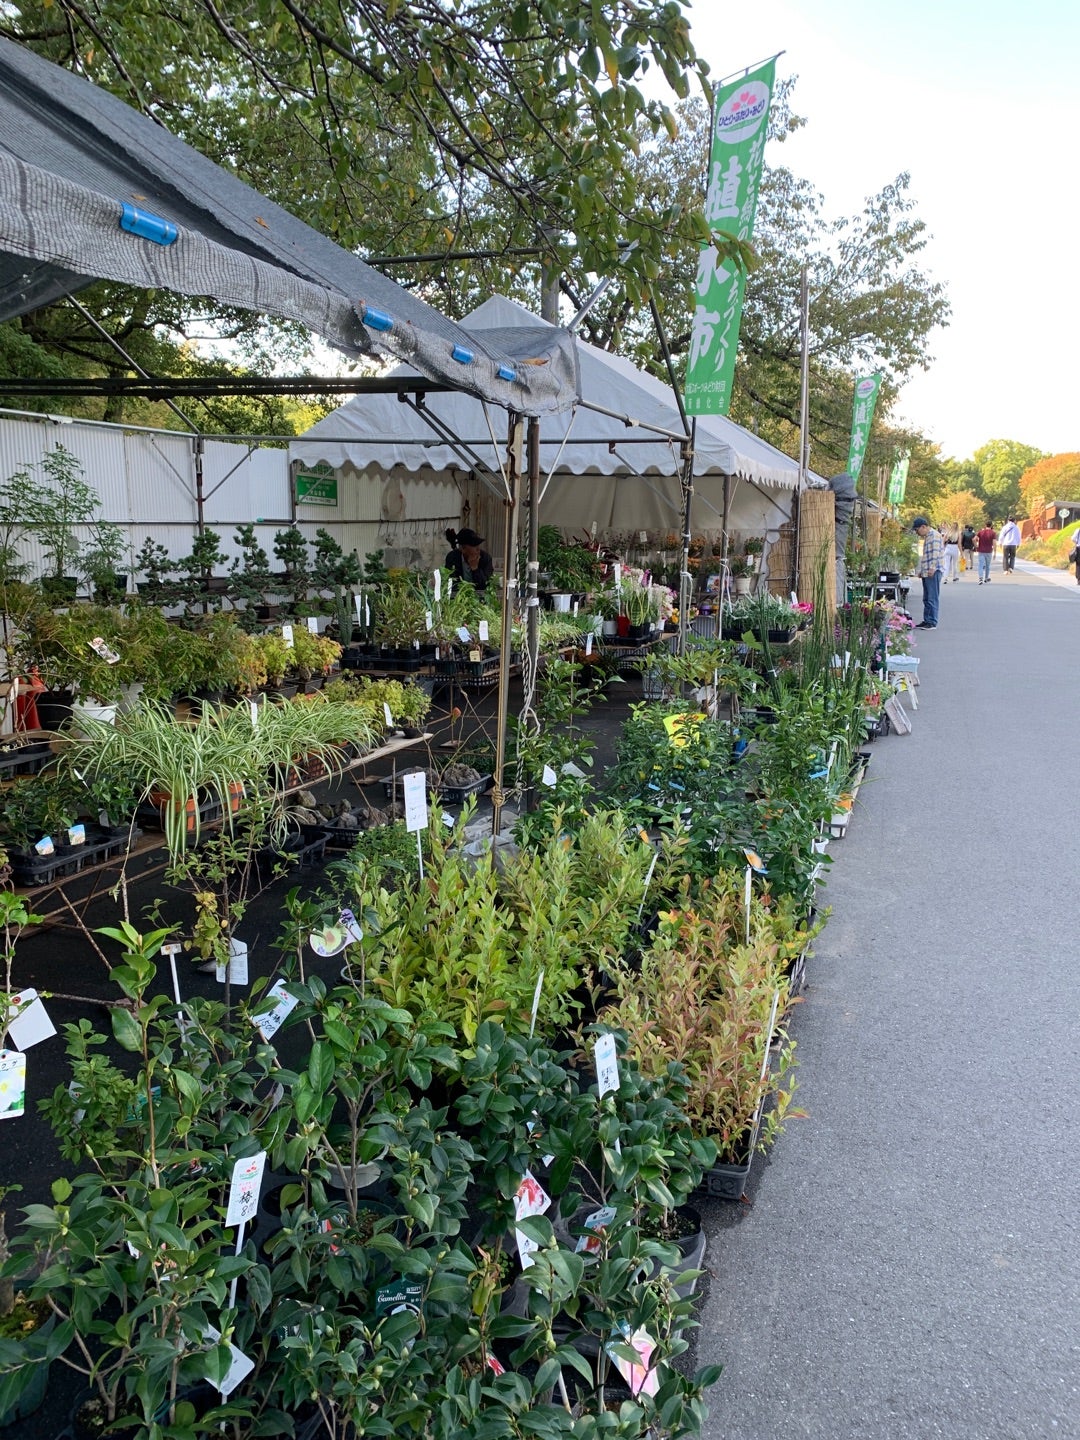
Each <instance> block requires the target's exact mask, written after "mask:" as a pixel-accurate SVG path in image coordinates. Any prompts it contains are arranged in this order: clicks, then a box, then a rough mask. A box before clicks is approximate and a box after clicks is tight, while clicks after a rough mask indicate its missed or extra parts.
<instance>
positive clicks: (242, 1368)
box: [204, 1325, 255, 1400]
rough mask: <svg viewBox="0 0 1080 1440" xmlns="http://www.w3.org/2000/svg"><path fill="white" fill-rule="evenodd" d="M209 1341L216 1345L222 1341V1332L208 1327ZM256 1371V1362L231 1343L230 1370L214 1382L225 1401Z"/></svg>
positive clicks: (206, 1333) (206, 1331)
mask: <svg viewBox="0 0 1080 1440" xmlns="http://www.w3.org/2000/svg"><path fill="white" fill-rule="evenodd" d="M204 1333H205V1335H206V1338H207V1339H208V1340H213V1341H214V1343H215V1344H216V1343H217V1342H218V1341H219V1340H220V1339H221V1331H220V1330H215V1329H214V1327H213V1325H208V1326H207V1327H206V1330H205V1332H204ZM254 1369H255V1361H254V1360H252V1359H251V1358H250V1357H249V1356H247V1355H245V1354H244V1352H243V1351H242V1350H238V1349H237V1348H236V1346H235V1345H233V1344H232V1343H231V1342H230V1344H229V1368H228V1369H227V1370H226V1372H225V1374H224V1375H223V1376H222V1377H221V1379H220V1380H216V1381H214V1385H215V1388H216V1389H217V1391H218V1393H219V1394H220V1396H221V1398H222V1399H223V1400H227V1399H228V1398H229V1396H230V1395H231V1394H232V1392H233V1391H234V1390H235V1389H236V1387H237V1386H238V1385H239V1384H240V1382H241V1381H242V1380H246V1379H247V1377H248V1376H249V1375H250V1374H251V1372H252V1371H253V1370H254Z"/></svg>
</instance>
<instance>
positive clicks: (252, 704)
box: [248, 700, 259, 730]
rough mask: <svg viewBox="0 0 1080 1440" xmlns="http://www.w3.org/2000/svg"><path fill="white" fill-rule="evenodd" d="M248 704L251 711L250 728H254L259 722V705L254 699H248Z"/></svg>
mask: <svg viewBox="0 0 1080 1440" xmlns="http://www.w3.org/2000/svg"><path fill="white" fill-rule="evenodd" d="M248 704H249V708H250V711H251V728H252V729H253V730H254V729H255V726H256V725H258V723H259V706H258V704H257V702H256V701H254V700H251V701H249V702H248Z"/></svg>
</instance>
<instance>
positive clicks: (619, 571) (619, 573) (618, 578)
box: [614, 560, 622, 590]
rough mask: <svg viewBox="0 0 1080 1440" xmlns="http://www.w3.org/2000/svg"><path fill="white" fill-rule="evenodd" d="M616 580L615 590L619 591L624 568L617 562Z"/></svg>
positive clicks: (615, 568) (615, 569)
mask: <svg viewBox="0 0 1080 1440" xmlns="http://www.w3.org/2000/svg"><path fill="white" fill-rule="evenodd" d="M614 580H615V589H616V590H618V588H619V586H620V585H621V584H622V566H621V565H620V564H619V562H618V561H617V560H616V561H615V567H614Z"/></svg>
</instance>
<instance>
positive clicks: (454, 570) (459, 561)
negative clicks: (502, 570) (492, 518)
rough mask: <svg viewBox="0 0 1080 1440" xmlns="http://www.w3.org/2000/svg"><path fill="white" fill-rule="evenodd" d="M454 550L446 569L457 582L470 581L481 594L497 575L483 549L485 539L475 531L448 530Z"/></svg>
mask: <svg viewBox="0 0 1080 1440" xmlns="http://www.w3.org/2000/svg"><path fill="white" fill-rule="evenodd" d="M446 538H447V540H449V542H450V544H451V546H452V549H451V550H450V553H449V554H448V555H447V557H446V568H447V570H449V571H450V574H451V575H452V576H453V577H454V579H455V580H470V581H471V582H472V583H473V585H475V586H476V588H477V590H479V592H480V593H481V595H482V594H483V593H484V591H485V590H486V589H487V583H488V581H489V580H490V579H491V577H492V575H494V573H495V563H494V561H493V560H492V558H491V556H490V555H489V554H488V552H487V551H486V550H485V549H484V548H483V546H484V537H483V536H482V535H478V534H477V533H476V531H475V530H469V529H468V528H466V529H464V530H458V531H454V530H447V532H446Z"/></svg>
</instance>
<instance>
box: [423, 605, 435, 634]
mask: <svg viewBox="0 0 1080 1440" xmlns="http://www.w3.org/2000/svg"><path fill="white" fill-rule="evenodd" d="M424 625H425V627H426V628H427V629H428V630H434V628H435V618H434V616H433V615H432V613H431V611H430V610H425V611H424Z"/></svg>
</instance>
